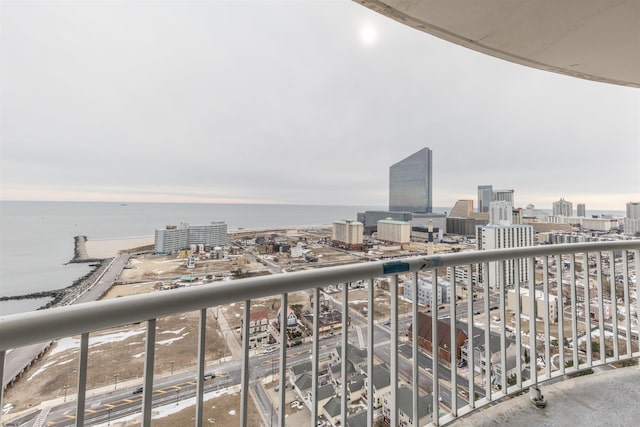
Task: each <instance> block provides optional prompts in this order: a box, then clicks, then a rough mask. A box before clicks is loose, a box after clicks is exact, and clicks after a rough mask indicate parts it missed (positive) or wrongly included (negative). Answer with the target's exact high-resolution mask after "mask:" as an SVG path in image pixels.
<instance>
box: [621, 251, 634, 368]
mask: <svg viewBox="0 0 640 427" xmlns="http://www.w3.org/2000/svg"><path fill="white" fill-rule="evenodd" d="M627 257H628V252H627V251H626V250H624V251H622V274H623V275H624V279H623V282H622V284H623V286H624V326H625V329H626V330H627V331H626V333H625V338H626V340H627V357H631V354H632V350H631V304H630V302H629V266H628V265H627V264H628V258H627Z"/></svg>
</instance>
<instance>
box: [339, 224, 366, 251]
mask: <svg viewBox="0 0 640 427" xmlns="http://www.w3.org/2000/svg"><path fill="white" fill-rule="evenodd" d="M363 234H364V224H362V223H361V222H358V221H352V220H343V221H333V232H332V240H333V244H334V245H335V246H340V247H344V248H347V249H358V248H361V247H362V242H363V238H364V237H363Z"/></svg>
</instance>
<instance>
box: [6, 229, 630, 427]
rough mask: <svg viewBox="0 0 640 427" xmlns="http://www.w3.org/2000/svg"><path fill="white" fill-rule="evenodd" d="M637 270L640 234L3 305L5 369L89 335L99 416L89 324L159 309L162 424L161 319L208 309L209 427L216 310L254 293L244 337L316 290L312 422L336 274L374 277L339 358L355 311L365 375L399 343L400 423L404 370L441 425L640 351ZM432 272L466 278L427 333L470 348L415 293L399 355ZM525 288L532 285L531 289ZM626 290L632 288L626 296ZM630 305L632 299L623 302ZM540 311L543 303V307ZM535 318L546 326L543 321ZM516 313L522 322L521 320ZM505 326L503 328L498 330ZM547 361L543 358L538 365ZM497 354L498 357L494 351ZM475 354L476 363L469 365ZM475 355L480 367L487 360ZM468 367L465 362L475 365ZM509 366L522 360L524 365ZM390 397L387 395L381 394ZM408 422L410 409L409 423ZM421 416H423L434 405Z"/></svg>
mask: <svg viewBox="0 0 640 427" xmlns="http://www.w3.org/2000/svg"><path fill="white" fill-rule="evenodd" d="M502 261H516V262H508V263H502V264H500V265H503V266H511V267H509V268H513V269H515V270H514V271H513V274H507V272H506V271H504V269H502V270H501V268H503V267H500V265H499V266H498V268H489V267H490V264H491V263H501V262H502ZM518 261H519V262H518ZM605 264H607V265H608V266H609V267H608V269H606V271H608V274H607V273H606V272H605V268H603V265H605ZM494 271H497V272H499V274H500V275H502V277H510V276H513V277H519V278H521V280H519V281H516V282H515V283H513V284H508V283H506V284H505V283H504V282H503V281H500V280H499V278H496V277H491V274H492V273H491V272H494ZM460 272H462V273H463V274H460ZM523 272H524V274H523ZM638 272H640V240H631V241H619V242H604V243H602V242H601V243H584V244H583V243H580V244H571V245H551V246H537V247H532V248H518V249H512V250H494V251H473V252H462V253H456V254H446V255H434V256H427V257H411V258H403V259H399V260H396V261H391V262H368V263H363V264H355V265H349V266H343V267H334V268H326V269H317V270H313V271H304V272H298V273H288V274H280V275H274V276H266V277H257V278H249V279H242V280H237V281H229V282H221V283H220V284H215V285H207V286H200V287H194V288H184V289H178V290H173V291H167V292H158V293H153V294H147V295H136V296H131V297H124V298H118V299H113V300H106V301H99V302H92V303H85V304H78V305H71V306H66V307H60V308H53V309H49V310H43V311H36V312H29V313H23V314H17V315H11V316H2V317H0V378H3V369H4V364H5V363H4V362H5V357H6V355H7V352H8V351H9V350H10V349H15V348H19V347H24V346H28V345H32V344H36V343H41V342H49V341H51V340H55V339H59V338H63V337H70V336H75V335H80V337H81V339H80V357H79V366H78V394H77V404H76V410H75V420H76V421H75V422H76V425H85V424H87V425H89V424H92V423H93V421H91V420H89V419H86V418H85V417H86V415H87V414H88V412H87V413H85V403H86V391H87V381H86V380H87V360H88V351H89V345H88V343H89V335H90V334H91V333H93V332H96V331H99V330H102V329H106V328H111V327H116V326H120V325H125V324H130V323H134V322H146V343H145V347H146V352H145V368H144V376H143V380H142V385H143V387H144V388H143V390H144V391H143V397H142V404H141V408H140V413H141V424H142V425H144V426H149V425H150V424H151V408H152V404H153V399H154V397H153V385H154V371H153V366H154V349H155V343H156V338H155V331H156V320H157V319H158V318H161V317H163V316H167V315H172V314H179V313H185V312H189V311H196V310H198V311H199V312H200V323H199V337H198V349H197V352H198V354H197V360H198V362H197V369H196V371H197V372H196V374H195V378H194V381H196V384H197V385H196V394H195V395H196V416H195V424H196V425H197V426H202V425H204V424H205V422H204V421H203V393H204V379H203V375H204V372H205V357H204V356H205V346H206V342H205V341H206V340H205V328H206V319H207V318H206V310H207V309H208V308H211V307H216V306H220V305H225V304H229V303H235V302H242V303H244V307H245V309H244V315H243V331H242V336H243V337H249V335H250V334H249V330H248V328H249V325H250V321H249V319H250V307H251V301H252V300H255V299H258V298H262V297H267V296H273V295H279V296H280V298H281V307H287V306H288V302H287V301H288V300H287V298H288V294H289V293H292V292H299V291H304V292H308V293H310V294H311V296H312V298H313V301H314V304H313V319H314V320H313V331H312V332H313V333H312V338H310V339H311V340H312V351H311V365H312V381H313V383H312V386H311V396H312V398H311V400H310V408H311V411H310V420H309V421H310V425H313V426H315V425H316V423H317V421H318V419H319V417H320V414H321V410H322V408H319V407H318V399H316V398H315V396H317V395H318V389H319V386H320V384H319V377H320V374H321V372H320V364H319V354H320V342H321V341H320V334H319V333H318V332H319V328H320V325H319V318H320V304H319V301H320V296H321V292H323V289H324V288H326V287H328V286H335V285H340V284H348V283H353V282H361V281H365V282H366V283H368V307H367V308H368V310H367V313H368V315H367V316H366V318H365V317H359V315H357V314H356V313H350V312H349V311H348V310H345V309H342V329H341V331H334V332H337V333H341V351H342V354H341V355H340V359H341V360H343V361H344V360H348V356H349V355H348V352H349V345H348V344H349V342H348V338H349V326H348V325H349V319H350V318H351V317H353V318H358V319H359V321H360V322H361V323H362V329H364V330H366V342H367V345H366V348H367V349H368V351H367V361H366V362H367V363H366V371H365V374H366V375H367V377H368V378H373V369H374V365H375V364H376V363H379V361H380V360H381V358H380V356H381V355H382V356H384V355H387V356H388V358H387V359H386V360H388V362H387V363H386V365H387V369H388V372H389V381H390V382H389V384H390V394H389V395H386V396H385V397H386V400H387V401H388V402H390V405H389V407H388V408H386V411H384V413H385V414H386V416H387V417H388V421H389V422H390V425H400V419H399V417H400V414H399V410H398V408H399V405H398V389H399V388H400V386H401V385H402V383H405V384H408V385H409V387H410V388H411V389H412V404H411V405H410V407H411V408H412V414H403V415H402V416H403V417H405V418H406V417H407V416H408V418H409V419H410V420H411V422H412V423H413V425H414V426H415V425H419V421H418V420H419V419H420V416H421V414H422V412H419V410H420V409H424V408H421V407H419V402H422V403H421V404H422V405H424V399H422V400H420V399H419V398H420V395H421V394H422V395H424V394H425V393H426V391H424V390H428V391H429V392H430V393H431V394H432V397H431V402H430V404H429V405H428V406H429V409H430V410H429V412H432V413H433V414H432V416H431V418H430V421H427V423H428V422H431V423H432V424H433V425H442V424H445V423H449V422H451V421H452V420H455V419H456V418H457V417H459V416H461V415H464V414H466V413H469V412H471V411H473V410H475V409H477V408H479V407H481V406H483V405H487V404H489V403H491V402H494V401H497V400H499V399H501V398H503V397H504V396H506V395H509V394H513V393H517V392H521V391H523V390H526V389H530V393H531V394H532V396H533V398H534V399H539V398H540V397H541V396H540V395H539V393H537V390H538V389H537V387H538V384H540V383H542V382H544V381H546V380H549V379H552V378H557V377H564V376H565V375H566V374H571V373H577V372H579V371H583V370H585V369H589V368H592V367H595V366H598V365H602V364H607V363H612V362H617V361H623V360H626V359H631V358H636V357H639V356H640V351H639V350H638V341H637V340H638V319H637V315H636V316H633V315H632V313H633V312H634V311H635V312H636V313H638V312H640V306H637V307H634V310H632V305H631V304H632V303H631V301H632V295H633V293H634V291H637V286H636V284H635V283H637V282H635V277H637V274H638ZM620 275H622V277H621V279H619V277H620ZM382 277H386V278H388V279H389V283H390V286H389V293H390V297H389V298H390V300H389V301H390V316H389V319H388V322H386V321H387V319H386V318H384V319H377V318H376V317H375V315H374V313H375V307H374V283H375V282H376V280H378V279H379V278H382ZM425 277H426V278H427V279H428V278H430V279H431V286H432V295H437V287H438V284H439V282H440V283H442V282H443V279H444V278H448V279H449V283H456V284H455V285H454V286H451V303H450V304H448V308H444V309H443V308H442V307H438V305H437V304H434V305H433V306H432V307H430V310H431V312H430V316H431V331H432V333H431V334H430V335H431V336H426V337H422V338H426V341H427V342H428V341H430V343H439V342H441V341H446V342H449V343H451V344H450V345H451V347H453V346H455V344H454V343H456V340H457V339H459V336H458V331H457V330H456V326H457V327H458V328H460V329H461V330H462V331H463V332H465V333H466V335H467V337H468V338H467V340H466V343H465V344H464V349H460V348H459V346H455V349H453V351H452V348H449V349H447V348H443V347H442V345H440V346H438V347H439V351H429V350H428V349H429V347H430V343H427V349H424V348H422V345H423V344H424V343H425V341H424V340H423V339H422V338H421V337H419V335H420V328H416V327H415V325H416V320H417V319H419V309H420V307H419V306H418V304H417V303H416V301H415V300H416V299H417V298H414V302H413V304H412V306H411V307H412V309H411V312H410V314H409V316H408V319H409V321H410V322H409V324H410V325H412V326H411V328H412V331H416V330H418V333H412V334H411V338H410V339H409V342H407V343H405V344H404V345H405V346H409V345H410V348H411V351H410V352H409V354H410V355H408V354H403V355H400V354H399V347H400V346H401V344H402V341H404V335H405V332H407V331H406V330H405V329H404V326H402V325H405V324H406V321H407V319H406V318H403V319H400V317H399V311H398V306H399V304H398V302H399V299H400V297H399V295H398V288H399V282H400V281H402V280H403V278H406V279H410V280H411V285H409V286H412V292H411V294H412V295H414V296H417V295H418V288H417V287H418V285H417V283H418V279H419V278H425ZM455 277H458V278H461V277H464V279H463V282H460V281H458V282H456V280H455V279H454V278H455ZM534 277H535V279H534ZM532 279H533V280H535V284H536V290H537V291H538V293H537V294H538V295H539V297H538V299H536V298H528V297H525V296H524V295H523V294H525V293H532V292H529V289H528V288H529V287H530V284H529V283H530V282H531V280H532ZM618 279H619V280H618ZM616 281H617V282H618V283H616ZM634 282H635V283H634ZM407 283H409V282H408V281H407ZM558 284H559V285H558ZM509 288H511V289H509ZM620 288H622V289H620ZM525 289H526V292H523V291H524V290H525ZM510 290H512V291H513V294H512V295H513V296H512V301H511V302H512V305H511V306H510V307H508V303H509V301H508V298H507V294H508V291H510ZM463 291H464V292H463ZM594 292H595V295H594ZM607 295H610V296H612V298H611V301H610V303H609V302H605V299H607ZM616 295H622V296H621V297H620V298H616ZM635 295H636V298H638V296H639V295H638V294H637V293H636V294H635ZM341 298H342V307H343V308H344V307H348V306H349V286H342V287H341ZM555 298H557V306H555V304H556V303H555V302H553V300H554V299H555ZM580 300H582V302H580ZM585 301H586V303H585ZM523 304H524V305H523ZM605 304H607V305H608V304H610V305H611V310H610V312H611V313H612V318H611V320H608V321H607V320H606V319H604V316H603V314H604V312H605V310H604V307H605ZM554 306H555V307H556V309H557V310H556V312H557V326H556V325H555V324H554V318H555V315H554V313H553V312H554ZM592 306H593V307H595V311H597V316H598V319H597V321H596V319H593V318H592V315H591V314H592V308H591V307H592ZM618 306H619V307H620V308H621V309H618ZM541 307H542V309H541ZM496 310H497V316H496V315H494V316H491V315H490V312H491V311H493V312H494V314H495V312H496ZM281 313H282V317H281V319H280V324H281V325H284V324H286V321H287V320H286V315H287V310H281ZM508 313H512V316H508V315H507V314H508ZM527 313H528V314H529V315H527ZM531 313H535V315H533V316H532V315H530V314H531ZM581 313H584V315H581ZM536 317H537V318H538V322H539V323H541V324H542V325H543V326H538V325H536ZM452 319H455V321H452ZM512 319H513V321H512ZM439 320H440V321H444V322H446V323H447V324H448V325H449V326H450V327H449V328H448V330H449V331H450V334H451V336H450V337H448V339H446V340H441V338H442V337H439V336H438V333H439V332H441V331H442V330H443V329H441V328H439V327H438V325H439V324H438V321H439ZM401 321H402V322H405V323H401ZM510 323H512V324H513V327H511V326H510V325H509V324H510ZM387 325H388V328H387V327H386V326H387ZM492 326H493V332H492V331H491V329H492ZM426 329H429V328H426ZM556 329H557V336H556V337H554V336H553V335H552V333H551V331H552V330H556ZM596 329H599V332H604V331H608V332H609V333H611V334H612V336H613V338H612V352H610V353H609V355H607V351H605V350H604V349H606V343H605V334H604V333H599V340H600V341H599V347H600V349H601V351H600V352H599V354H597V357H593V352H592V341H591V339H590V337H591V336H592V333H594V332H595V330H596ZM376 330H377V331H380V330H384V331H385V332H386V333H388V338H387V339H388V340H390V345H389V346H388V347H386V348H385V347H384V346H376V345H375V344H376V342H375V340H376V338H375V337H376V334H374V331H376ZM280 331H281V332H280V341H281V345H280V350H279V371H280V374H281V375H280V376H279V382H280V383H279V396H278V402H279V404H278V405H276V406H277V407H278V410H277V414H278V415H277V417H276V419H275V420H274V421H275V423H276V424H277V425H279V426H284V425H285V411H284V409H285V408H286V402H285V389H286V372H287V346H286V345H285V344H286V343H287V334H286V328H280ZM478 331H481V334H480V335H481V336H483V338H482V342H474V337H477V336H478V335H479V334H478ZM568 331H570V332H568ZM565 332H566V333H565ZM352 333H353V332H352ZM583 336H586V337H587V338H586V340H585V341H586V342H585V349H584V350H582V349H580V348H579V347H580V345H578V342H579V338H580V337H583ZM492 337H493V338H496V339H494V340H493V341H492ZM514 341H515V343H514ZM496 342H499V344H496ZM565 342H570V343H572V345H570V347H569V348H565ZM242 344H243V346H242V351H243V357H242V364H241V378H240V390H241V392H240V396H241V398H240V411H239V413H240V424H241V425H243V426H245V425H247V424H248V421H247V407H248V399H249V393H248V392H249V386H250V372H251V369H252V366H251V364H250V357H249V351H250V348H249V340H248V339H244V340H243V341H242ZM496 346H497V347H496ZM374 349H376V350H375V351H374ZM470 349H473V351H470ZM447 350H448V351H447ZM556 353H557V356H556V355H555V354H556ZM461 354H464V355H465V356H464V360H463V361H461V360H460V357H462V356H461ZM478 357H479V358H480V359H481V360H480V362H478V360H477V358H478ZM400 358H405V359H410V360H411V364H412V368H411V373H410V375H407V374H406V373H404V372H403V373H401V372H399V362H400V361H399V359H400ZM514 358H515V360H513V359H514ZM552 358H557V359H558V364H557V366H552V363H551V360H552ZM382 359H383V360H385V359H384V358H382ZM539 360H540V361H543V362H542V363H540V364H538V363H537V362H538V361H539ZM486 361H490V363H488V364H487V363H486ZM511 362H513V364H511ZM465 363H466V369H465V366H463V365H464V364H465ZM459 365H460V366H459ZM476 366H477V367H478V368H477V369H475V367H476ZM426 371H429V374H430V375H428V376H427V374H426V373H425V372H426ZM465 373H466V375H463V374H465ZM510 373H512V374H511V376H510ZM425 378H427V379H425ZM338 383H339V384H343V385H344V384H348V379H347V371H346V363H343V364H342V371H341V374H340V381H339V382H338ZM372 383H373V381H368V387H367V389H366V390H365V391H364V396H366V399H365V400H366V402H367V409H368V410H367V412H366V414H367V415H366V416H367V418H368V425H369V426H372V425H373V423H374V416H376V411H375V410H374V389H373V384H372ZM415 385H418V387H416V386H415ZM421 389H422V390H423V391H421ZM3 392H4V390H3V391H2V392H0V408H2V396H3ZM338 394H339V398H340V402H341V408H340V409H341V412H340V416H339V421H340V425H343V426H344V425H347V416H348V415H347V414H348V396H347V393H342V392H340V390H339V389H338ZM379 401H382V399H381V398H380V399H379ZM405 421H406V420H405V419H403V421H402V422H403V423H404V422H405ZM421 422H424V417H423V418H422V421H421Z"/></svg>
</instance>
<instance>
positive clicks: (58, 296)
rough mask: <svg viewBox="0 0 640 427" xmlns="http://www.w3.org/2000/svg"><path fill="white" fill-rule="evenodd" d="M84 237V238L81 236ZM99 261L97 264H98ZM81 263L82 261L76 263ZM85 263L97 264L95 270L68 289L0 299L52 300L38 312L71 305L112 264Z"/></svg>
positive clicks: (103, 262) (0, 298)
mask: <svg viewBox="0 0 640 427" xmlns="http://www.w3.org/2000/svg"><path fill="white" fill-rule="evenodd" d="M80 237H83V236H80ZM96 261H97V262H96ZM76 262H80V261H76ZM83 262H95V263H96V264H95V268H94V269H93V270H91V271H90V272H88V273H87V274H85V275H84V276H82V277H80V278H78V279H76V280H74V281H73V283H72V284H71V285H69V286H67V287H66V288H62V289H54V290H50V291H40V292H32V293H29V294H25V295H15V296H4V297H0V301H17V300H24V299H34V298H51V300H50V301H49V302H48V303H47V304H45V305H43V306H42V307H40V308H38V310H43V309H46V308H51V307H59V306H63V305H68V304H70V303H71V302H72V301H73V300H74V299H75V298H76V297H77V296H78V295H80V294H81V293H82V292H84V291H85V290H87V289H88V288H90V287H91V286H92V285H93V284H94V283H95V281H96V280H97V279H98V277H100V275H101V274H102V272H103V271H104V270H105V269H106V268H107V266H108V265H109V263H110V262H111V258H108V259H102V260H87V261H83Z"/></svg>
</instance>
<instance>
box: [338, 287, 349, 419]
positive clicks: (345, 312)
mask: <svg viewBox="0 0 640 427" xmlns="http://www.w3.org/2000/svg"><path fill="white" fill-rule="evenodd" d="M340 357H341V360H340V362H341V363H340V384H341V386H342V395H341V396H340V397H341V399H340V424H341V425H343V426H344V425H346V422H347V360H349V284H348V283H343V284H342V354H341V355H340Z"/></svg>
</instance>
